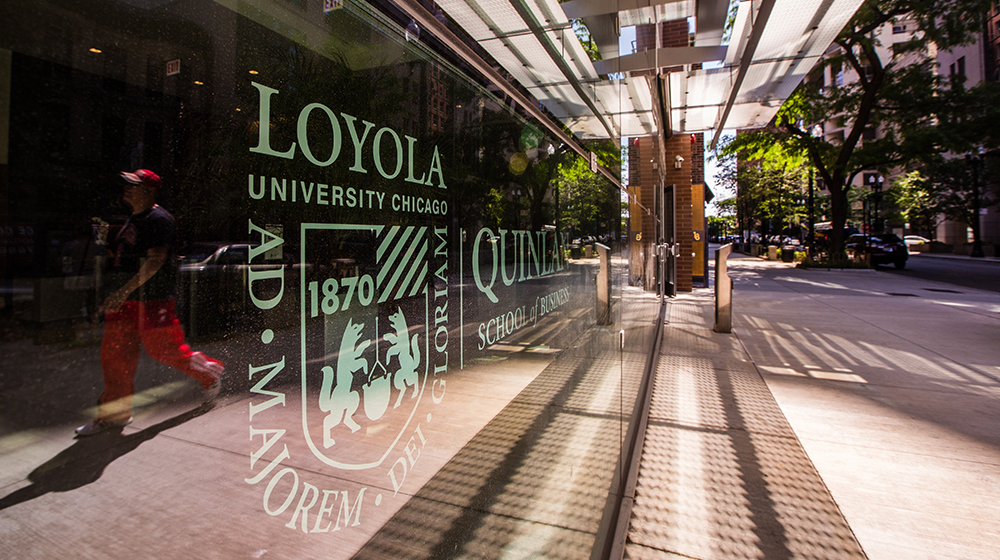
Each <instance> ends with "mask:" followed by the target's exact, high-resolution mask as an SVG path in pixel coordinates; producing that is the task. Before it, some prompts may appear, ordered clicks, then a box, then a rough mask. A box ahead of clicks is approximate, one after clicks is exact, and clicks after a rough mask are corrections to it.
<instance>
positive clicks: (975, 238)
mask: <svg viewBox="0 0 1000 560" xmlns="http://www.w3.org/2000/svg"><path fill="white" fill-rule="evenodd" d="M965 162H966V163H968V164H969V169H970V170H971V171H972V223H971V224H969V225H971V226H972V253H971V254H970V256H973V257H979V258H981V257H982V256H983V245H982V242H981V241H980V240H979V237H980V233H981V232H982V229H981V227H980V218H979V204H980V203H979V170H980V169H982V167H983V148H982V146H980V147H979V149H977V150H976V152H975V153H972V154H966V156H965Z"/></svg>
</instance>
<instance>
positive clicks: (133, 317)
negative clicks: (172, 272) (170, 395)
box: [98, 300, 215, 420]
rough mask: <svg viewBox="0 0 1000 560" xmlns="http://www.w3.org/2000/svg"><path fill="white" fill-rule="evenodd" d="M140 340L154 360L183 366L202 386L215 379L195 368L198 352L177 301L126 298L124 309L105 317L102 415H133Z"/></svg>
mask: <svg viewBox="0 0 1000 560" xmlns="http://www.w3.org/2000/svg"><path fill="white" fill-rule="evenodd" d="M140 343H141V345H142V346H143V347H145V348H146V352H147V353H149V355H150V356H151V357H152V358H153V359H155V360H158V361H160V362H163V363H164V364H167V365H168V366H172V367H175V368H177V369H179V370H180V371H181V372H183V373H184V374H185V375H188V376H190V377H193V378H194V379H195V380H197V381H198V382H199V383H201V386H202V387H204V388H207V387H208V386H209V385H211V384H212V382H213V381H215V378H214V377H212V375H210V374H207V373H202V372H199V371H195V370H194V369H192V368H191V355H192V354H194V352H192V351H191V347H190V346H188V345H187V344H185V343H184V330H183V329H182V328H181V323H180V321H179V320H178V319H177V315H176V314H175V312H174V301H173V300H156V301H126V302H125V304H124V305H122V307H121V309H119V310H118V311H116V312H114V313H108V314H107V315H106V316H105V322H104V339H103V341H102V342H101V367H102V369H103V371H104V393H103V394H102V395H101V399H100V403H101V406H100V413H99V414H98V418H101V419H106V420H116V419H122V418H128V417H129V416H130V415H131V412H130V409H131V404H132V394H133V392H134V391H135V371H136V367H137V366H138V364H139V351H140Z"/></svg>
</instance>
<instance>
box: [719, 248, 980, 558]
mask: <svg viewBox="0 0 1000 560" xmlns="http://www.w3.org/2000/svg"><path fill="white" fill-rule="evenodd" d="M932 259H933V257H923V258H922V257H916V258H914V259H911V261H916V262H914V264H915V265H916V268H917V270H919V269H920V268H921V267H922V265H923V264H924V263H927V262H928V261H931V260H932ZM942 261H943V262H941V263H940V267H941V268H947V267H948V265H951V264H956V265H961V264H965V262H964V261H962V260H947V261H944V260H943V259H942ZM937 262H938V261H934V262H932V263H929V265H928V267H930V268H933V267H935V263H937ZM970 264H971V265H972V267H970V268H973V267H975V266H977V265H978V266H979V267H988V266H992V267H994V269H996V270H997V272H1000V264H997V263H970ZM956 269H958V270H963V269H964V268H961V267H956ZM880 270H891V271H892V272H893V273H895V272H896V271H895V270H894V269H892V268H891V267H890V268H883V269H880ZM908 271H909V266H908V267H907V270H906V271H904V272H908ZM729 273H730V275H731V276H732V277H733V283H734V290H733V292H734V293H733V309H734V312H733V319H734V333H735V335H736V336H737V337H738V338H739V340H740V341H741V343H742V344H743V345H744V347H745V348H746V351H747V353H748V354H749V356H750V357H751V359H752V361H753V363H754V364H755V366H756V367H757V369H758V370H759V371H760V373H761V375H762V376H763V378H764V380H765V382H766V383H767V386H768V388H769V389H770V391H771V393H772V394H773V395H774V398H775V399H776V400H777V402H778V405H779V406H780V407H781V411H782V413H783V414H784V416H785V417H786V418H787V419H788V422H789V424H791V427H792V429H793V430H794V432H795V435H796V436H797V437H798V439H799V441H800V442H801V444H802V446H803V447H804V448H805V450H806V452H807V453H808V455H809V458H810V460H811V461H812V463H813V464H814V465H815V467H816V470H817V471H818V472H819V474H820V476H821V477H822V478H823V481H824V483H825V484H826V486H827V488H828V489H829V491H830V493H831V494H832V495H833V497H834V499H835V500H836V502H837V504H838V506H839V508H840V510H841V511H842V512H843V514H844V516H845V518H846V519H847V521H848V523H849V524H850V526H851V529H852V531H853V532H854V534H855V535H856V536H857V539H858V541H859V542H860V543H861V545H862V546H863V548H864V551H865V553H866V555H867V556H868V558H870V559H871V560H897V559H898V560H902V559H907V560H909V559H912V558H953V559H956V560H957V559H967V558H997V557H998V551H1000V535H998V534H997V531H996V520H997V519H998V515H1000V511H998V509H997V504H998V503H1000V502H998V500H1000V436H998V432H997V429H996V426H997V423H998V421H1000V416H998V408H997V403H998V400H1000V365H998V364H1000V355H998V346H997V344H996V337H997V334H998V333H1000V315H998V311H1000V295H998V294H996V292H995V291H991V292H987V291H984V290H981V289H972V288H969V289H961V290H957V289H956V290H950V289H949V287H948V286H947V285H943V284H938V283H936V282H932V281H928V280H923V279H919V278H912V277H911V278H905V277H890V276H888V275H885V274H881V273H875V272H871V271H864V270H844V271H837V270H833V271H827V270H801V269H796V268H792V267H791V265H789V264H785V263H777V262H768V261H763V260H760V259H754V258H749V257H745V256H743V255H739V256H737V257H735V258H733V260H731V261H730V267H729ZM959 274H961V273H960V272H957V273H953V274H952V275H951V276H950V278H951V281H957V278H956V277H957V276H958V275H959ZM995 277H996V276H994V278H995ZM994 282H995V281H994ZM984 287H985V286H984ZM992 289H993V290H996V286H995V284H994V286H993V288H992ZM900 295H906V296H911V297H895V296H900ZM912 296H916V297H912Z"/></svg>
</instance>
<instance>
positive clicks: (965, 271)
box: [879, 253, 1000, 292]
mask: <svg viewBox="0 0 1000 560" xmlns="http://www.w3.org/2000/svg"><path fill="white" fill-rule="evenodd" d="M879 270H880V271H884V272H890V273H892V274H898V275H900V276H908V277H910V278H919V279H921V280H933V281H935V282H944V283H947V284H954V285H956V286H963V287H966V288H978V289H980V290H989V291H992V292H1000V263H998V262H995V261H974V260H970V259H958V258H951V257H949V256H937V255H922V254H919V253H910V260H908V261H907V262H906V268H904V269H903V270H897V269H895V268H893V267H891V266H883V267H880V268H879Z"/></svg>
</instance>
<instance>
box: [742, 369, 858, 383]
mask: <svg viewBox="0 0 1000 560" xmlns="http://www.w3.org/2000/svg"><path fill="white" fill-rule="evenodd" d="M758 367H759V368H760V369H761V370H763V371H764V372H766V373H770V374H774V375H791V376H795V377H812V378H814V379H823V380H826V381H844V382H847V383H868V380H866V379H865V378H864V377H861V376H860V375H858V374H856V373H842V372H837V371H820V370H815V369H810V370H809V371H805V372H801V371H797V370H794V369H792V368H786V367H774V366H758Z"/></svg>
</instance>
